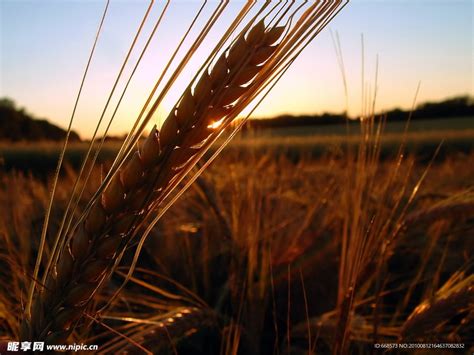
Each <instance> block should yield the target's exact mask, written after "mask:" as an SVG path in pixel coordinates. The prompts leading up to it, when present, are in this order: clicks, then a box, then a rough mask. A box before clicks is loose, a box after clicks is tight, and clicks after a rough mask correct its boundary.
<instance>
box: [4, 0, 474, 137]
mask: <svg viewBox="0 0 474 355" xmlns="http://www.w3.org/2000/svg"><path fill="white" fill-rule="evenodd" d="M201 4H202V3H201V2H199V1H191V0H189V1H179V0H178V1H171V5H170V8H169V10H168V16H167V17H165V20H164V22H163V24H162V27H161V31H159V32H158V33H157V35H156V37H155V38H154V40H153V42H152V44H151V47H150V49H149V51H148V52H147V54H146V56H145V57H144V59H143V62H142V64H141V66H140V69H139V71H138V72H137V74H136V76H135V78H134V79H133V81H132V83H131V87H130V91H129V92H128V93H127V95H126V97H125V101H124V104H123V106H122V107H121V109H120V110H119V113H118V116H117V121H116V123H115V124H114V126H113V127H112V132H113V133H121V132H124V131H126V130H127V129H128V127H129V126H130V124H131V122H133V119H135V118H136V115H137V112H138V111H139V108H140V107H141V106H142V105H143V103H144V101H145V99H146V96H147V94H148V92H149V91H150V89H151V88H152V86H153V84H154V82H155V80H156V79H157V77H158V75H159V73H160V69H161V68H162V67H163V63H164V60H165V59H167V58H168V57H169V55H170V53H171V52H172V50H173V49H174V48H175V46H176V42H177V40H178V39H179V38H180V37H181V36H182V35H183V33H184V31H185V30H186V28H187V25H188V24H189V23H190V21H191V19H192V18H193V16H194V14H195V13H196V11H197V10H198V9H199V7H200V6H201ZM163 5H164V2H162V1H156V2H155V5H154V8H153V10H152V12H151V14H150V17H149V20H148V22H147V24H146V26H145V28H144V33H143V36H142V38H141V39H140V41H139V42H138V44H137V50H136V51H135V52H134V55H132V58H131V60H132V61H131V63H134V60H136V59H137V57H138V53H139V51H140V50H141V48H142V47H143V45H144V43H145V40H146V38H147V37H148V35H149V33H150V31H151V28H152V27H153V25H154V23H155V21H156V20H157V18H158V15H159V13H160V11H161V9H162V8H163ZM104 6H105V1H101V0H100V1H99V0H89V1H68V0H66V1H60V0H55V1H52V0H45V1H39V0H37V1H33V0H20V1H16V0H0V12H1V17H0V41H1V43H0V46H1V47H0V48H1V53H0V65H1V70H0V97H3V96H7V97H10V98H12V99H14V100H15V101H16V102H17V103H18V105H20V106H24V107H25V108H26V110H27V111H28V112H31V113H32V114H33V115H35V116H37V117H44V118H48V119H50V120H51V121H53V122H54V123H57V124H59V125H61V126H66V125H67V120H68V119H69V116H70V114H71V111H72V107H73V104H74V99H75V96H76V94H77V90H78V88H79V84H80V79H81V76H82V73H83V70H84V67H85V64H86V62H87V58H88V55H89V51H90V48H91V46H92V43H93V39H94V36H95V32H96V30H97V26H98V23H99V20H100V16H101V15H102V11H103V8H104ZM147 6H148V2H147V1H141V0H112V1H111V5H110V9H109V13H108V16H107V18H106V20H105V23H104V29H103V33H102V34H101V37H100V39H99V43H98V48H97V53H96V56H95V57H94V59H93V63H92V67H91V71H90V76H89V77H88V79H87V82H86V85H85V87H84V95H83V98H82V100H81V102H80V104H79V108H78V112H77V118H76V120H77V121H76V122H77V123H76V124H75V125H74V129H75V130H76V131H78V132H79V133H80V134H81V135H83V136H88V135H89V134H90V132H91V127H92V126H93V123H94V122H96V121H97V118H98V117H99V116H100V113H101V111H102V109H103V107H104V105H105V102H106V99H107V94H108V93H109V92H110V90H111V88H112V85H113V82H114V79H115V77H116V75H117V72H118V69H119V68H120V66H121V63H122V61H123V59H124V56H125V54H126V51H127V49H128V47H129V46H130V44H131V42H132V39H133V36H134V35H135V32H136V29H137V28H138V25H139V23H140V21H141V18H142V16H143V15H144V13H145V11H146V8H147ZM215 6H216V2H213V1H210V2H209V3H208V5H206V8H205V10H204V13H203V20H202V21H204V20H205V19H207V17H206V14H210V13H211V11H212V10H213V9H214V8H215ZM241 6H242V1H231V4H230V5H229V7H228V9H227V10H226V13H225V14H224V16H223V17H222V18H221V19H220V20H219V22H218V24H217V26H216V28H215V29H214V30H213V32H212V33H211V36H210V38H209V40H208V41H207V42H206V43H205V45H204V46H203V49H202V50H203V53H205V52H206V49H207V50H208V49H209V48H211V45H212V43H213V41H215V40H216V38H218V35H219V33H222V30H223V29H224V28H225V26H226V24H227V23H228V21H229V19H231V18H232V15H233V14H235V13H236V12H237V11H238V10H239V9H240V7H241ZM200 23H201V24H202V23H203V22H200ZM473 26H474V25H473V2H472V1H471V0H444V1H439V0H411V1H408V0H387V1H383V0H352V1H351V2H350V4H349V5H348V6H347V7H346V8H344V10H343V11H342V12H341V13H340V14H339V15H338V17H336V18H335V20H334V21H333V22H332V23H331V24H330V25H329V27H328V28H326V29H325V30H324V31H323V32H322V33H321V34H320V35H319V36H318V37H317V38H316V39H315V41H314V42H313V43H312V44H311V45H310V46H309V47H308V48H307V49H306V51H305V52H304V53H303V54H302V55H301V57H299V58H298V60H297V61H296V62H295V63H294V66H293V67H292V68H291V69H290V70H289V71H288V72H287V74H286V77H285V78H284V79H282V80H281V81H280V82H279V84H278V86H277V87H275V89H274V91H273V92H272V93H271V94H270V95H269V96H268V97H267V99H266V101H265V102H264V103H263V104H262V105H261V106H260V108H259V109H258V111H257V112H256V113H255V115H254V116H257V117H269V116H275V115H278V114H282V113H293V114H303V113H322V112H326V111H328V112H341V111H343V110H344V105H345V99H344V90H343V81H342V78H341V73H340V69H339V67H338V65H337V60H336V54H335V51H334V47H333V42H332V40H331V35H330V32H329V29H331V30H332V31H333V32H334V33H335V32H337V33H338V34H339V37H340V41H341V46H342V52H343V56H344V62H345V66H346V74H347V80H348V89H349V112H350V114H352V115H357V113H358V112H359V110H360V101H361V100H360V97H361V86H362V83H361V67H362V66H361V47H362V46H361V34H363V36H364V47H365V80H366V81H367V83H369V84H372V83H373V81H374V72H375V59H376V56H377V55H378V56H379V85H378V98H379V99H378V104H377V108H378V110H383V109H390V108H394V107H402V108H409V107H410V105H411V102H412V100H413V97H414V94H415V91H416V87H417V84H418V82H421V91H420V94H419V101H421V102H422V101H427V100H442V99H445V98H447V97H452V96H456V95H465V94H470V95H474V72H473V64H474V57H473V48H474V39H473V37H474V27H473ZM202 58H203V57H202V56H196V58H195V60H194V61H193V62H192V63H191V66H190V68H189V70H188V71H187V72H185V73H184V75H183V78H182V79H181V80H180V81H179V82H178V83H177V86H176V87H177V89H176V90H180V91H181V90H182V88H183V87H184V86H185V85H186V82H187V81H189V78H191V75H192V73H193V70H195V68H197V67H198V66H199V60H202ZM131 68H132V65H129V66H127V68H126V71H125V74H124V78H125V79H126V78H127V77H128V75H129V74H130V70H131ZM123 83H124V80H122V81H121V84H119V88H118V91H117V94H119V93H120V92H121V88H123ZM178 94H179V92H178V91H176V92H173V93H171V95H170V97H168V98H167V100H165V102H164V103H163V106H162V108H161V110H160V111H159V112H158V115H157V118H156V120H161V119H163V116H164V115H165V114H166V111H167V110H169V108H170V107H171V106H172V105H173V104H174V102H175V100H176V97H177V96H178ZM116 96H118V95H116ZM112 101H113V102H112V103H116V99H114V100H112ZM113 107H114V105H113V104H112V105H111V108H110V109H109V111H108V112H111V111H112V110H111V109H112V108H113Z"/></svg>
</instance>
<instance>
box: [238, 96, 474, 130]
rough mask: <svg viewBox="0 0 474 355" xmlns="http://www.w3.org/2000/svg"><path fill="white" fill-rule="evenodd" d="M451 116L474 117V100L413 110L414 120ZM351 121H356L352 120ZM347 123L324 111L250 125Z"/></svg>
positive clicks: (400, 117) (396, 116)
mask: <svg viewBox="0 0 474 355" xmlns="http://www.w3.org/2000/svg"><path fill="white" fill-rule="evenodd" d="M409 116H410V111H404V110H401V109H394V110H391V111H386V112H381V113H379V114H378V115H376V117H386V119H387V121H392V122H393V121H405V120H407V119H408V117H409ZM450 117H474V100H473V98H471V97H469V96H461V97H455V98H452V99H448V100H444V101H441V102H427V103H423V104H421V105H419V106H418V107H417V108H416V110H414V111H413V112H412V116H411V119H412V120H423V119H430V120H432V119H443V118H450ZM351 122H356V120H352V121H351ZM344 123H346V116H345V115H344V114H330V113H324V114H322V115H301V116H292V115H282V116H277V117H275V118H269V119H252V120H251V121H250V122H249V123H248V124H247V128H248V127H252V128H272V127H273V128H275V127H295V126H313V125H334V124H344Z"/></svg>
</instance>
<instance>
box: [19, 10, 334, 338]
mask: <svg viewBox="0 0 474 355" xmlns="http://www.w3.org/2000/svg"><path fill="white" fill-rule="evenodd" d="M341 5H342V2H341V1H328V2H324V3H319V2H318V3H314V4H311V5H310V6H309V7H308V8H307V9H306V10H305V11H302V12H301V13H300V12H298V11H300V8H297V9H295V10H294V11H293V12H290V9H291V6H293V5H292V4H290V5H284V6H282V7H279V5H278V6H274V7H273V8H271V9H269V10H266V9H267V7H268V6H269V3H266V4H265V5H263V6H262V9H261V10H260V12H259V13H258V14H257V15H256V16H254V17H253V18H252V19H251V20H250V21H249V23H248V25H246V26H245V27H244V28H243V29H242V30H241V31H240V33H238V34H237V36H236V39H235V40H234V41H233V42H232V43H231V44H230V45H229V46H228V47H227V48H226V49H224V50H223V51H219V49H220V48H219V47H218V48H217V49H216V51H215V52H214V53H213V54H212V55H211V60H210V61H206V62H205V64H204V66H203V70H202V71H201V72H200V74H199V75H198V76H196V78H195V79H194V80H193V81H192V82H191V84H190V85H189V86H188V87H187V88H186V90H185V92H184V93H183V95H182V96H181V98H180V99H179V101H178V103H177V105H176V106H175V108H174V109H173V110H172V111H171V112H170V114H169V115H168V117H167V119H166V120H165V121H164V123H163V125H162V126H161V128H160V130H158V129H157V128H156V127H155V128H153V129H152V131H151V132H150V133H149V135H148V137H147V138H146V140H145V141H144V142H143V143H142V144H141V145H140V147H139V148H136V144H135V143H136V142H137V141H138V138H139V135H140V133H141V131H142V130H143V128H144V127H145V125H146V123H148V121H149V120H150V118H151V115H152V114H153V112H154V110H156V107H157V106H158V103H157V102H155V104H154V105H153V106H152V108H151V109H150V113H149V114H148V115H147V116H146V117H145V119H144V120H143V122H141V124H140V129H138V130H137V131H136V132H134V133H133V134H131V135H130V136H129V138H128V139H127V140H126V141H125V142H124V145H123V147H122V150H121V152H120V153H119V156H118V157H117V159H116V161H115V162H114V165H113V166H112V168H111V170H110V172H109V174H108V175H107V176H106V178H105V179H104V181H103V183H102V185H101V187H100V188H99V190H98V191H97V193H96V194H95V196H94V197H93V198H92V200H91V201H90V202H89V204H88V206H87V207H86V209H85V211H84V213H83V214H82V215H81V216H80V217H79V218H77V217H76V218H74V220H73V215H74V214H73V213H71V214H70V216H68V218H66V217H65V219H64V220H65V221H66V223H65V225H66V228H64V229H63V230H61V232H60V233H59V235H58V237H57V239H56V242H55V244H54V246H53V252H52V254H51V256H50V258H49V260H48V265H47V267H46V269H45V270H44V273H43V276H42V278H41V282H38V283H35V284H34V288H33V289H32V290H33V292H32V294H31V295H32V297H31V298H30V302H29V304H28V305H27V309H26V312H25V317H24V319H23V322H22V326H21V337H22V339H32V340H44V341H46V342H47V343H61V342H64V341H65V340H66V339H67V338H68V337H69V335H70V334H71V333H72V331H73V330H74V329H75V327H76V326H78V325H79V324H81V319H82V318H83V317H84V316H88V315H89V314H91V313H93V311H92V309H91V307H90V306H91V300H92V299H93V297H94V295H95V294H97V293H98V291H99V288H100V287H101V286H103V285H104V281H105V280H106V279H107V278H108V277H109V276H110V275H111V274H112V272H113V271H114V269H115V268H116V267H117V265H118V263H119V262H120V259H121V257H122V255H123V253H124V252H125V250H126V249H127V248H129V247H130V246H131V245H132V244H133V243H136V242H137V241H138V240H140V241H143V240H144V238H145V237H146V235H147V234H148V233H149V231H150V228H151V227H152V226H153V225H154V224H155V223H156V221H157V219H158V218H159V216H161V214H162V213H161V214H160V213H158V215H156V212H157V211H164V210H166V208H167V206H169V204H168V205H167V204H166V203H168V202H167V201H168V200H167V199H168V198H169V196H172V195H171V193H172V192H173V191H174V190H178V189H177V187H178V186H180V185H179V183H180V181H182V180H183V178H184V177H185V176H186V175H187V174H188V172H189V171H190V170H191V168H192V167H193V166H194V165H195V164H196V162H197V160H198V159H199V158H201V157H202V156H203V154H204V153H205V152H206V150H207V149H208V148H209V146H210V145H211V144H212V143H213V142H214V141H215V140H216V139H217V138H218V136H219V135H220V134H221V133H222V131H223V130H224V129H225V128H226V127H228V126H229V125H230V123H231V122H232V121H233V120H234V119H235V118H236V116H237V115H238V114H239V113H240V112H241V111H242V110H243V109H244V108H245V107H246V106H248V105H249V104H250V103H251V102H252V100H254V99H255V97H256V96H257V95H259V94H261V93H265V91H264V90H269V88H271V86H269V85H270V84H271V83H272V82H276V81H277V80H278V79H279V77H280V76H281V75H282V74H283V73H284V71H285V70H286V69H287V68H288V66H289V65H290V64H292V62H293V60H294V59H295V58H296V56H297V55H298V54H299V53H300V51H301V50H302V49H303V48H304V47H305V45H306V44H307V43H308V41H310V40H311V39H312V38H313V37H314V36H315V35H316V34H317V33H319V31H320V30H321V29H322V28H323V27H324V26H325V25H326V24H327V22H328V21H329V20H330V19H331V18H332V16H333V15H334V14H335V13H336V11H337V10H338V9H340V7H341ZM265 11H266V12H265ZM262 14H264V16H263V17H262V18H257V17H259V15H262ZM271 14H272V16H270V15H271ZM277 16H279V17H277ZM296 16H298V18H296ZM240 20H241V19H240V18H239V21H240ZM272 22H273V24H272ZM237 23H239V22H237ZM266 23H268V24H266ZM234 30H235V26H234V27H233V28H232V27H231V28H230V32H228V34H230V33H232V31H234ZM224 39H225V38H224ZM171 84H172V83H171ZM154 90H156V88H155V89H154ZM157 101H159V99H158V100H157ZM140 118H141V115H140V117H139V120H140ZM139 120H138V121H137V124H136V125H135V126H134V128H133V129H135V127H136V126H138V125H139V124H138V123H139ZM86 159H87V158H86ZM79 178H80V176H79V177H78V179H79ZM181 191H182V190H181ZM178 195H179V191H178V193H177V195H176V196H178ZM171 203H172V202H171ZM40 257H41V255H40ZM38 264H39V263H37V265H38ZM36 276H38V270H36V272H35V277H36ZM89 317H90V318H93V316H89Z"/></svg>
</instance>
